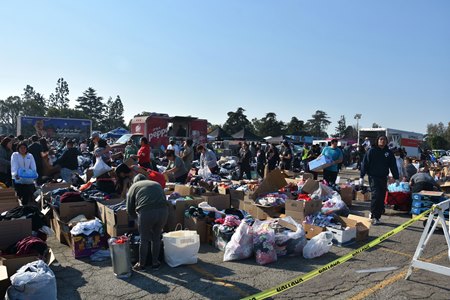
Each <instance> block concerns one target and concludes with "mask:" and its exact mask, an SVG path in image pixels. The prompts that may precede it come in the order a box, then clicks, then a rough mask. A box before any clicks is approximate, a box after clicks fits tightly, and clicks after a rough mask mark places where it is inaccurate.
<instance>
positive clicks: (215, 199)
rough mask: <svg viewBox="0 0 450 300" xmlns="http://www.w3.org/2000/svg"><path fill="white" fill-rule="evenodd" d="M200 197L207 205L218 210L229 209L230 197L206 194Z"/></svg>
mask: <svg viewBox="0 0 450 300" xmlns="http://www.w3.org/2000/svg"><path fill="white" fill-rule="evenodd" d="M201 197H202V199H203V200H204V201H206V202H208V204H209V205H211V206H212V207H215V208H217V209H218V210H224V209H227V208H230V195H221V194H216V193H210V194H209V193H207V194H203V195H202V196H201Z"/></svg>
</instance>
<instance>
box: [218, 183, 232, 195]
mask: <svg viewBox="0 0 450 300" xmlns="http://www.w3.org/2000/svg"><path fill="white" fill-rule="evenodd" d="M229 191H230V189H229V188H228V187H225V186H222V185H219V186H218V187H217V192H218V193H219V194H221V195H227V194H229Z"/></svg>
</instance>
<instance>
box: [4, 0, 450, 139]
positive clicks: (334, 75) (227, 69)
mask: <svg viewBox="0 0 450 300" xmlns="http://www.w3.org/2000/svg"><path fill="white" fill-rule="evenodd" d="M449 15H450V1H446V0H441V1H439V0H432V1H415V0H405V1H400V0H398V1H395V0H394V1H391V0H389V1H388V0H385V1H350V0H348V1H344V0H342V1H331V0H330V1H300V0H297V1H284V0H283V1H282V0H279V1H275V0H273V1H264V0H258V1H256V0H255V1H243V0H236V1H232V0H228V1H191V0H179V1H176V0H173V1H149V0H146V1H113V0H108V1H56V0H55V1H31V0H30V1H6V0H2V1H0V19H1V20H2V26H0V37H1V41H2V43H1V45H2V46H1V47H0V99H5V98H6V97H8V96H11V95H20V94H22V93H23V88H24V87H25V86H26V85H27V84H29V85H31V86H33V87H34V88H35V90H36V91H38V92H40V93H42V94H44V96H46V97H48V96H49V95H50V94H51V93H52V92H54V90H55V87H56V81H57V79H58V78H60V77H63V78H64V79H65V80H66V81H67V82H68V84H69V89H70V94H69V98H70V99H71V100H72V102H71V105H72V106H74V105H75V101H74V100H75V99H76V98H77V97H78V96H80V95H81V94H82V93H83V91H85V90H86V89H87V88H88V87H93V88H94V89H96V90H97V92H98V95H100V96H102V97H104V98H105V100H106V99H107V98H108V97H109V96H112V97H113V98H115V96H116V95H120V96H121V98H122V101H123V104H124V106H125V118H126V120H127V121H128V120H129V119H130V118H131V117H132V116H133V115H135V114H137V113H139V112H141V111H155V112H161V113H168V114H170V115H192V116H197V117H201V118H206V119H208V120H209V121H210V122H211V123H213V124H223V123H224V122H225V120H226V119H227V112H229V111H236V109H237V108H238V107H243V108H244V109H245V110H246V112H245V113H246V114H247V116H248V118H249V119H252V118H255V117H256V118H262V117H264V116H265V114H266V113H267V112H275V113H276V114H277V117H278V119H280V120H283V121H285V122H287V121H289V120H290V119H291V117H292V116H296V117H297V118H299V119H301V120H307V119H309V118H311V115H312V114H313V113H314V112H315V111H316V110H323V111H325V112H326V113H327V114H328V116H329V117H330V121H331V122H332V124H331V125H330V127H329V128H328V132H329V133H334V128H335V127H336V125H337V120H338V119H339V117H340V116H341V115H345V117H346V119H347V125H353V124H356V122H355V120H354V119H353V116H354V115H355V114H356V113H361V114H362V118H361V120H360V127H371V125H372V123H374V122H375V123H377V124H380V125H382V126H385V127H391V128H397V129H403V130H410V131H417V132H422V133H425V132H426V125H427V124H429V123H438V122H444V124H447V122H449V121H450V120H449V114H448V110H449V108H450V101H449V96H450V18H449Z"/></svg>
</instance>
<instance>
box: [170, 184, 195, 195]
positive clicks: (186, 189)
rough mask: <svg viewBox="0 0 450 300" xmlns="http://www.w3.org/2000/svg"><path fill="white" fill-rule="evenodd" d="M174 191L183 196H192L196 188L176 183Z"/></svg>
mask: <svg viewBox="0 0 450 300" xmlns="http://www.w3.org/2000/svg"><path fill="white" fill-rule="evenodd" d="M174 192H175V193H178V194H180V195H181V196H192V195H194V188H193V187H191V186H189V185H183V184H177V185H175V188H174Z"/></svg>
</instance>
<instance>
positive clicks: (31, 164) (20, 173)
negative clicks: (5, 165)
mask: <svg viewBox="0 0 450 300" xmlns="http://www.w3.org/2000/svg"><path fill="white" fill-rule="evenodd" d="M33 174H35V175H36V178H37V170H36V162H35V161H34V157H33V155H31V153H28V145H27V144H26V143H25V142H21V143H20V144H19V145H18V146H17V152H14V153H13V154H12V155H11V177H12V179H13V181H14V188H15V190H16V192H17V196H18V197H19V199H20V200H21V202H22V205H27V204H28V203H29V202H31V201H32V200H33V193H34V191H35V186H34V180H35V178H30V177H33ZM25 175H27V176H25Z"/></svg>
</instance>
